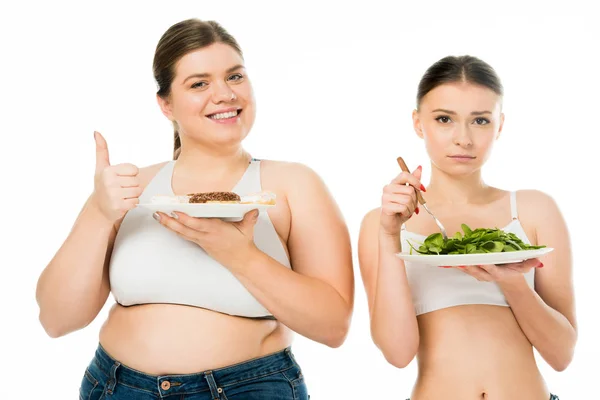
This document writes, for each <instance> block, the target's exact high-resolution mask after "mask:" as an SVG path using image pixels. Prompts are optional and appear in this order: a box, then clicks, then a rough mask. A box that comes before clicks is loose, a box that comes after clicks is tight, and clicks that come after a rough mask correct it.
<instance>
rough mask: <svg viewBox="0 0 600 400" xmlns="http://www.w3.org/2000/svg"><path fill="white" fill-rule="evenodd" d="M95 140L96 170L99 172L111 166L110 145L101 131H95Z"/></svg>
mask: <svg viewBox="0 0 600 400" xmlns="http://www.w3.org/2000/svg"><path fill="white" fill-rule="evenodd" d="M94 140H95V141H96V171H97V172H99V171H102V170H103V169H104V168H106V167H109V166H110V159H109V158H108V145H107V144H106V139H104V137H103V136H102V135H101V134H100V132H96V131H94Z"/></svg>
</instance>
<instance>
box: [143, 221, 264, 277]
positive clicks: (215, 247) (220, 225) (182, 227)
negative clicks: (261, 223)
mask: <svg viewBox="0 0 600 400" xmlns="http://www.w3.org/2000/svg"><path fill="white" fill-rule="evenodd" d="M154 218H155V219H156V220H158V221H159V222H160V223H161V224H162V225H164V226H165V227H166V228H168V229H170V230H171V231H173V232H174V233H176V234H177V235H179V236H180V237H182V238H184V239H186V240H189V241H190V242H193V243H196V244H197V245H198V246H200V247H202V249H204V251H206V253H207V254H208V255H210V256H211V257H212V258H214V259H215V260H217V261H218V262H219V263H221V264H222V265H224V266H225V267H227V268H230V267H232V266H234V265H237V263H238V262H243V261H244V260H246V258H247V256H248V254H249V252H250V251H251V250H252V249H255V248H256V247H255V245H254V225H255V224H256V220H257V218H258V210H252V211H249V212H247V213H246V215H244V219H243V220H241V221H239V222H226V221H223V220H221V219H218V218H195V217H190V216H189V215H187V214H185V213H181V212H173V214H172V216H169V215H167V214H164V213H161V212H157V213H155V214H154Z"/></svg>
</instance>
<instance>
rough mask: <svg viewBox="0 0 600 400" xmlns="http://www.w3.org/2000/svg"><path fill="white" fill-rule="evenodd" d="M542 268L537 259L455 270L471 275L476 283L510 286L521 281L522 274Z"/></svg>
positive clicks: (464, 266) (472, 266) (469, 266)
mask: <svg viewBox="0 0 600 400" xmlns="http://www.w3.org/2000/svg"><path fill="white" fill-rule="evenodd" d="M543 266H544V264H542V263H541V262H540V260H539V259H537V258H532V259H529V260H525V261H523V262H518V263H509V264H502V265H494V264H489V265H462V266H460V267H456V268H458V269H460V270H461V271H463V272H465V273H467V274H469V275H471V276H472V277H474V278H475V279H477V280H478V281H485V282H497V283H500V284H510V283H512V282H514V281H516V280H519V279H522V278H523V274H526V273H527V272H529V271H530V270H531V269H532V268H541V267H543Z"/></svg>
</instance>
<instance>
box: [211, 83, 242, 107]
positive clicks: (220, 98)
mask: <svg viewBox="0 0 600 400" xmlns="http://www.w3.org/2000/svg"><path fill="white" fill-rule="evenodd" d="M235 99H236V95H235V92H234V91H233V90H232V89H231V88H230V87H229V85H227V84H226V83H224V82H223V83H221V84H216V85H214V86H213V94H212V101H213V103H215V104H219V103H227V102H230V101H233V100H235Z"/></svg>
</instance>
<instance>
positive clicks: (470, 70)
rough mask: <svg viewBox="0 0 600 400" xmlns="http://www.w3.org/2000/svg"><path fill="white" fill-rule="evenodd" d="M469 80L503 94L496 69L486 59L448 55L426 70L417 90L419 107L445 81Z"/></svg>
mask: <svg viewBox="0 0 600 400" xmlns="http://www.w3.org/2000/svg"><path fill="white" fill-rule="evenodd" d="M454 82H469V83H473V84H476V85H480V86H484V87H487V88H488V89H491V90H493V91H494V92H495V93H496V94H497V95H499V96H502V95H503V94H504V89H503V87H502V83H501V82H500V78H499V77H498V75H497V74H496V71H494V69H493V68H492V67H491V66H490V65H489V64H488V63H486V62H485V61H483V60H480V59H479V58H477V57H473V56H468V55H465V56H459V57H456V56H448V57H444V58H442V59H441V60H439V61H437V62H436V63H434V64H433V65H432V66H431V67H429V68H428V69H427V71H425V74H424V75H423V77H422V78H421V81H420V82H419V88H418V90H417V109H418V108H419V106H420V105H421V100H423V97H425V95H426V94H427V93H429V92H430V91H431V90H433V89H435V88H436V87H438V86H440V85H443V84H444V83H454Z"/></svg>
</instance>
